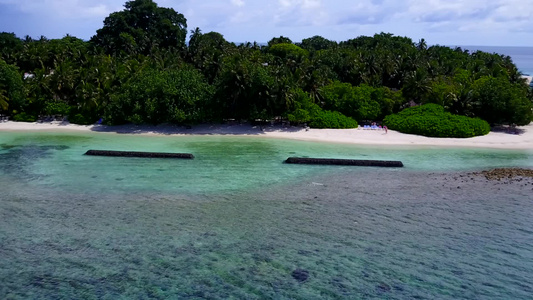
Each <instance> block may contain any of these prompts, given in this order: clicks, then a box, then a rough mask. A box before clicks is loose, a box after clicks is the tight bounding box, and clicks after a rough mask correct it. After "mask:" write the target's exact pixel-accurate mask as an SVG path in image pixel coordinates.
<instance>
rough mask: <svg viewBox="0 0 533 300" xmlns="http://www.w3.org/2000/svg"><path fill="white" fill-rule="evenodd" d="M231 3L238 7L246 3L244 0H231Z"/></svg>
mask: <svg viewBox="0 0 533 300" xmlns="http://www.w3.org/2000/svg"><path fill="white" fill-rule="evenodd" d="M231 4H233V5H235V6H237V7H243V6H244V5H245V4H246V3H244V0H231Z"/></svg>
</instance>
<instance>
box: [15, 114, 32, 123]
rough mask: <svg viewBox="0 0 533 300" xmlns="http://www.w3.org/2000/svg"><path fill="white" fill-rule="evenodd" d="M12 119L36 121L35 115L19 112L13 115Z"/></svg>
mask: <svg viewBox="0 0 533 300" xmlns="http://www.w3.org/2000/svg"><path fill="white" fill-rule="evenodd" d="M13 120H14V121H17V122H35V121H37V117H36V116H33V115H29V114H27V113H25V112H21V113H20V114H16V115H14V116H13Z"/></svg>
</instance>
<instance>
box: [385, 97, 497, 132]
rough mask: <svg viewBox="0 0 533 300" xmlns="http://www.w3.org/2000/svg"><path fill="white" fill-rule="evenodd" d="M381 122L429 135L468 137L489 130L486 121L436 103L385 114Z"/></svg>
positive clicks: (403, 130)
mask: <svg viewBox="0 0 533 300" xmlns="http://www.w3.org/2000/svg"><path fill="white" fill-rule="evenodd" d="M383 122H384V124H385V125H386V126H387V127H388V128H390V129H393V130H397V131H400V132H403V133H409V134H418V135H423V136H429V137H455V138H468V137H474V136H479V135H486V134H487V133H489V131H490V126H489V123H487V122H486V121H483V120H481V119H478V118H469V117H465V116H458V115H454V114H451V113H449V112H446V111H444V108H443V107H442V106H440V105H438V104H426V105H422V106H417V107H411V108H408V109H405V110H403V111H401V112H400V113H398V114H393V115H389V116H387V117H386V118H385V120H384V121H383Z"/></svg>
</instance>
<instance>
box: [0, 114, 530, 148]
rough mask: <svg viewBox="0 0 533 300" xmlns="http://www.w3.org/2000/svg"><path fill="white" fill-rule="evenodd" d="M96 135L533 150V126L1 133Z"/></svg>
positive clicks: (7, 124) (23, 127)
mask: <svg viewBox="0 0 533 300" xmlns="http://www.w3.org/2000/svg"><path fill="white" fill-rule="evenodd" d="M35 130H45V131H93V132H109V133H118V134H145V135H236V136H258V137H267V138H283V139H293V140H305V141H316V142H328V143H350V144H364V145H411V146H442V147H479V148H494V149H529V150H533V123H532V124H529V125H527V126H521V127H518V128H517V130H516V132H515V133H511V132H509V131H507V130H500V131H492V132H490V133H489V134H488V135H485V136H480V137H473V138H465V139H460V138H430V137H424V136H419V135H412V134H403V133H400V132H397V131H394V130H388V132H385V131H384V130H370V129H363V128H357V129H304V128H302V127H292V126H291V127H287V126H280V125H275V126H265V127H263V128H260V127H259V126H251V125H247V124H234V125H232V124H211V125H208V124H204V125H197V126H193V127H192V128H185V127H183V126H172V125H160V126H146V125H143V126H136V125H123V126H105V125H87V126H82V125H75V124H70V123H68V122H35V123H25V122H13V121H4V122H0V132H1V131H35Z"/></svg>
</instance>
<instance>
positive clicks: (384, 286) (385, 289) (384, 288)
mask: <svg viewBox="0 0 533 300" xmlns="http://www.w3.org/2000/svg"><path fill="white" fill-rule="evenodd" d="M377 288H378V290H380V291H382V292H390V291H391V289H392V288H391V286H390V285H388V284H386V283H385V282H380V283H379V284H378V286H377Z"/></svg>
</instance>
